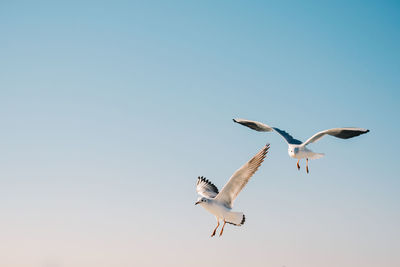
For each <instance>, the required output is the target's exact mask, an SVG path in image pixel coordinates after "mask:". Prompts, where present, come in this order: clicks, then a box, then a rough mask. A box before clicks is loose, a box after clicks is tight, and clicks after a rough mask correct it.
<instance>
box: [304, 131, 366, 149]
mask: <svg viewBox="0 0 400 267" xmlns="http://www.w3.org/2000/svg"><path fill="white" fill-rule="evenodd" d="M368 132H369V130H367V129H362V128H352V127H347V128H333V129H329V130H325V131H321V132H318V133H316V134H314V135H313V136H311V137H310V138H309V139H308V140H307V141H305V142H304V144H303V145H308V144H310V143H314V142H317V141H318V140H319V139H321V138H322V137H324V136H325V135H327V134H329V135H332V136H334V137H337V138H341V139H349V138H352V137H355V136H359V135H361V134H365V133H368Z"/></svg>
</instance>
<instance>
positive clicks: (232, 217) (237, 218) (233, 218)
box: [225, 212, 246, 226]
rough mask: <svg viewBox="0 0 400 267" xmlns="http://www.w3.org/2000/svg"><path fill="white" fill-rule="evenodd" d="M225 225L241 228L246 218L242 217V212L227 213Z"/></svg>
mask: <svg viewBox="0 0 400 267" xmlns="http://www.w3.org/2000/svg"><path fill="white" fill-rule="evenodd" d="M225 220H226V222H227V223H230V224H233V225H236V226H241V225H243V224H244V222H245V221H246V217H245V216H244V214H243V212H229V214H228V216H226V218H225Z"/></svg>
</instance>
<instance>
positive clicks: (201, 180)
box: [196, 176, 218, 198]
mask: <svg viewBox="0 0 400 267" xmlns="http://www.w3.org/2000/svg"><path fill="white" fill-rule="evenodd" d="M196 191H197V194H199V195H201V196H203V197H207V198H214V197H215V196H216V195H218V188H217V187H216V186H215V185H214V184H213V183H211V182H210V181H209V180H207V179H206V178H205V177H203V176H201V177H200V176H199V177H197V183H196Z"/></svg>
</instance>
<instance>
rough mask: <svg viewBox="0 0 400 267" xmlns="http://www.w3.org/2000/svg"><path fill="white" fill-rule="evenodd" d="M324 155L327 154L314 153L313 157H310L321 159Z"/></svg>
mask: <svg viewBox="0 0 400 267" xmlns="http://www.w3.org/2000/svg"><path fill="white" fill-rule="evenodd" d="M323 156H325V154H324V153H313V155H312V156H311V157H308V158H309V159H320V158H322V157H323Z"/></svg>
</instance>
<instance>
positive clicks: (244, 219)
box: [240, 214, 246, 225]
mask: <svg viewBox="0 0 400 267" xmlns="http://www.w3.org/2000/svg"><path fill="white" fill-rule="evenodd" d="M245 221H246V216H244V214H243V219H242V221H241V223H240V225H243V224H244V222H245Z"/></svg>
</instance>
